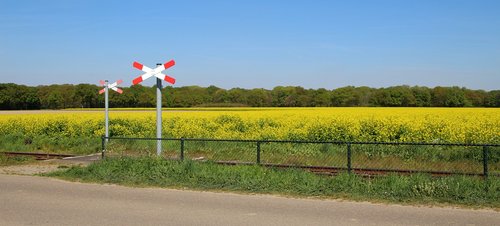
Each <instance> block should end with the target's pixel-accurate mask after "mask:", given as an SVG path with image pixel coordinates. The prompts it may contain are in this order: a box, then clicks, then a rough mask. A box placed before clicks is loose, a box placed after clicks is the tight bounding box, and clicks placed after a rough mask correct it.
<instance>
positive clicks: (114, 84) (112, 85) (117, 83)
mask: <svg viewBox="0 0 500 226" xmlns="http://www.w3.org/2000/svg"><path fill="white" fill-rule="evenodd" d="M122 82H123V80H121V79H120V80H118V81H116V82H114V83H111V84H108V89H112V90H114V91H116V92H118V93H119V94H122V93H123V90H122V89H120V88H118V87H116V86H117V85H120V84H121V83H122ZM99 83H101V85H102V86H105V85H106V82H105V81H103V80H101V81H99ZM104 91H105V88H104V89H101V90H99V94H102V93H104Z"/></svg>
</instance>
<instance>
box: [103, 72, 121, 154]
mask: <svg viewBox="0 0 500 226" xmlns="http://www.w3.org/2000/svg"><path fill="white" fill-rule="evenodd" d="M122 82H123V80H121V79H120V80H118V81H116V82H114V83H111V84H109V83H108V80H104V81H103V80H101V81H99V83H100V84H101V86H104V88H103V89H101V90H99V94H102V93H104V112H105V113H104V114H105V118H106V119H105V120H104V121H105V127H106V129H105V131H106V132H105V136H106V137H109V129H108V128H109V101H108V99H109V98H108V91H109V89H112V90H113V91H116V92H117V93H119V94H122V93H123V90H122V89H120V88H118V87H116V86H118V85H120V84H121V83H122ZM107 140H108V139H106V141H107ZM103 151H104V150H103Z"/></svg>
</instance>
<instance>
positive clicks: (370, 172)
mask: <svg viewBox="0 0 500 226" xmlns="http://www.w3.org/2000/svg"><path fill="white" fill-rule="evenodd" d="M215 163H217V164H221V165H254V164H255V163H254V162H237V161H216V162H215ZM260 165H261V166H265V167H270V168H282V169H286V168H289V169H291V168H295V169H303V170H307V171H309V172H312V173H316V174H322V175H336V174H339V173H342V172H348V171H349V169H348V168H347V167H328V166H301V165H287V164H272V163H261V164H260ZM351 172H352V173H355V174H358V175H361V176H364V177H371V176H379V175H385V174H389V173H396V174H401V175H409V174H415V173H425V174H430V175H432V176H452V175H467V176H484V175H483V174H482V173H462V172H450V171H427V170H402V169H371V168H351ZM492 176H500V174H492Z"/></svg>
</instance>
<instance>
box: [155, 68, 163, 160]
mask: <svg viewBox="0 0 500 226" xmlns="http://www.w3.org/2000/svg"><path fill="white" fill-rule="evenodd" d="M157 65H158V64H157ZM160 65H161V64H160ZM161 88H162V85H161V79H159V78H156V138H158V140H157V141H156V154H157V155H158V156H159V155H161V140H160V139H161V121H162V120H161Z"/></svg>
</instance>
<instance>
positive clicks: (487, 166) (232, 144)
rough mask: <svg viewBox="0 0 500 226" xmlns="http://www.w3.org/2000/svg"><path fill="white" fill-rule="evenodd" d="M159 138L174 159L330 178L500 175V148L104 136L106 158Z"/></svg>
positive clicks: (149, 146) (139, 150)
mask: <svg viewBox="0 0 500 226" xmlns="http://www.w3.org/2000/svg"><path fill="white" fill-rule="evenodd" d="M157 140H161V141H162V157H164V158H169V159H179V160H184V159H191V160H198V161H212V162H216V163H219V164H229V165H238V164H260V165H263V166H270V167H281V168H288V167H293V168H302V169H307V170H310V171H313V172H316V173H324V174H336V173H339V172H349V173H357V174H364V175H377V174H384V173H388V172H393V173H400V174H410V173H430V174H433V175H471V176H484V177H488V176H500V144H465V143H395V142H359V141H352V142H348V141H301V140H299V141H295V140H232V139H198V138H162V139H158V138H132V137H102V150H103V152H102V155H103V157H104V156H105V155H106V156H125V155H126V156H142V155H151V156H152V155H156V141H157Z"/></svg>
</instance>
